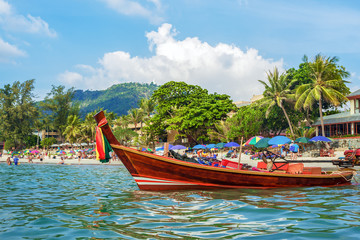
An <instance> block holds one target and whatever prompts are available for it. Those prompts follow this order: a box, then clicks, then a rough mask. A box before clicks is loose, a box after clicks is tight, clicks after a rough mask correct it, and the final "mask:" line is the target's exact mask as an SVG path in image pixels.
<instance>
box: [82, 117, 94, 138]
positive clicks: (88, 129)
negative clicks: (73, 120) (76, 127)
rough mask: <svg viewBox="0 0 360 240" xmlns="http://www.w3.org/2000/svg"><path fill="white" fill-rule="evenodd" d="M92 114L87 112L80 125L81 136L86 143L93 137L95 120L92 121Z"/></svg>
mask: <svg viewBox="0 0 360 240" xmlns="http://www.w3.org/2000/svg"><path fill="white" fill-rule="evenodd" d="M93 115H94V114H93V113H88V114H87V115H86V116H85V119H84V121H83V122H82V123H81V126H80V130H81V135H82V137H81V138H82V139H83V140H85V141H87V142H88V143H90V142H91V140H94V139H95V127H96V122H95V121H94V118H93Z"/></svg>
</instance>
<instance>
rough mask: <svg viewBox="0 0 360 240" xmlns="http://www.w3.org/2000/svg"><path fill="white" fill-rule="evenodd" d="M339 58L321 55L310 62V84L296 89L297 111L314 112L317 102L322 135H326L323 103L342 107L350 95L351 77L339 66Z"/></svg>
mask: <svg viewBox="0 0 360 240" xmlns="http://www.w3.org/2000/svg"><path fill="white" fill-rule="evenodd" d="M338 61H339V59H338V58H337V57H332V58H330V57H325V56H321V55H320V54H318V55H316V56H315V59H314V61H313V62H309V63H308V65H309V79H310V81H309V83H306V84H302V85H300V86H298V87H297V88H296V99H297V101H296V104H295V108H296V109H301V108H302V109H305V110H308V109H310V110H312V109H313V106H314V105H315V103H316V102H318V106H319V116H320V121H321V128H322V133H323V134H324V122H323V112H322V111H323V102H327V103H329V104H331V105H332V106H340V105H341V104H342V103H344V102H346V101H347V98H346V95H347V94H349V93H350V90H349V88H348V87H346V83H348V82H347V81H345V80H344V79H343V78H347V77H349V75H350V74H349V73H348V72H347V71H346V70H345V68H344V67H342V66H338V65H337V62H338Z"/></svg>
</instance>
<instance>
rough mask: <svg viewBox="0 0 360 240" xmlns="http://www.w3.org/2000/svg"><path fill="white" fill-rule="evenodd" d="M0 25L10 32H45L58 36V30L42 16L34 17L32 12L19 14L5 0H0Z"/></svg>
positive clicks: (45, 33)
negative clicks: (25, 14)
mask: <svg viewBox="0 0 360 240" xmlns="http://www.w3.org/2000/svg"><path fill="white" fill-rule="evenodd" d="M0 26H1V27H2V28H3V29H4V30H6V31H9V32H26V33H34V34H44V35H46V36H49V37H56V36H57V34H56V32H55V31H54V30H53V29H50V28H49V24H48V23H47V22H45V21H44V20H42V19H41V18H40V17H33V16H31V15H30V14H28V15H27V16H26V17H25V16H23V15H19V14H17V13H16V12H15V11H14V10H13V9H12V7H11V5H10V4H9V3H7V2H6V1H5V0H0Z"/></svg>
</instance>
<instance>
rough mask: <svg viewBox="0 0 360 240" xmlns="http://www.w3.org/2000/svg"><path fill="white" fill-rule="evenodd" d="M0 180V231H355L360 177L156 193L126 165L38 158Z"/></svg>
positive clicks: (316, 235)
mask: <svg viewBox="0 0 360 240" xmlns="http://www.w3.org/2000/svg"><path fill="white" fill-rule="evenodd" d="M359 176H360V175H359ZM357 179H358V181H359V180H360V178H359V177H357ZM0 182H1V185H0V239H90V238H91V239H240V238H241V239H360V204H359V203H360V186H359V185H351V186H345V187H332V188H323V187H312V188H291V189H289V188H288V189H272V190H226V191H182V192H165V193H159V192H144V191H140V190H139V189H138V187H137V185H136V184H135V182H134V180H133V179H132V177H131V176H130V175H129V173H128V172H127V170H126V169H125V168H124V167H123V166H106V165H104V166H101V165H100V166H84V165H80V166H78V165H74V166H68V165H65V166H64V165H39V164H29V165H28V164H23V165H20V166H7V165H5V164H0Z"/></svg>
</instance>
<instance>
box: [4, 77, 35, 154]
mask: <svg viewBox="0 0 360 240" xmlns="http://www.w3.org/2000/svg"><path fill="white" fill-rule="evenodd" d="M34 82H35V80H34V79H32V80H27V81H25V82H23V83H20V82H19V81H16V82H14V83H13V84H12V85H10V84H7V85H5V86H4V88H1V89H0V132H1V135H2V138H3V139H4V140H6V141H7V142H9V143H11V144H7V146H12V147H15V148H19V147H22V146H24V145H25V141H26V139H28V136H29V135H31V133H32V131H33V127H34V126H33V123H34V119H35V118H36V116H37V115H38V113H39V111H38V109H37V108H36V106H35V103H34V100H33V93H32V91H33V89H34Z"/></svg>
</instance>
